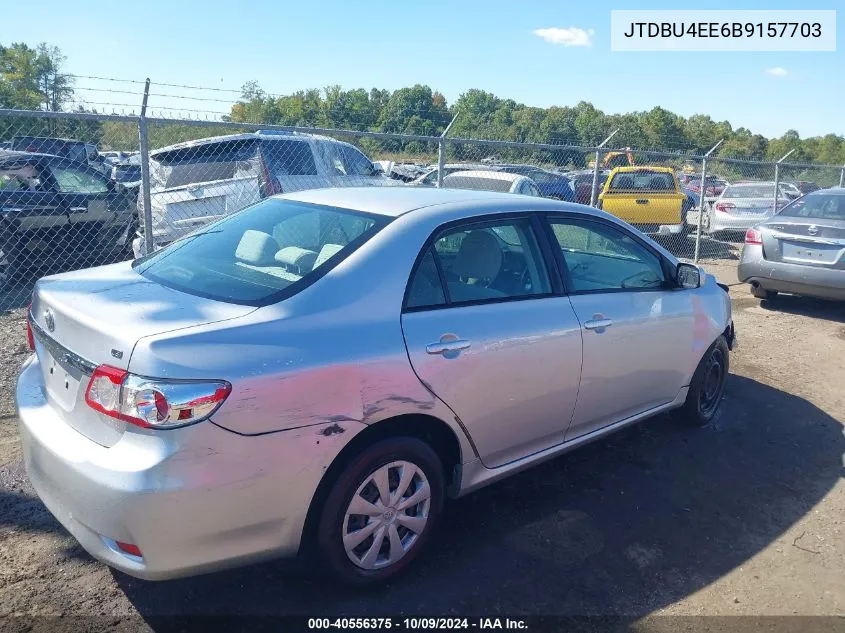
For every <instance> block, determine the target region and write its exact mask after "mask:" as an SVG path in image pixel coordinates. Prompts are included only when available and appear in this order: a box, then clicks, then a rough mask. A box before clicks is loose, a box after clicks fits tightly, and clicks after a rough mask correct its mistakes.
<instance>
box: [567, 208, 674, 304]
mask: <svg viewBox="0 0 845 633" xmlns="http://www.w3.org/2000/svg"><path fill="white" fill-rule="evenodd" d="M550 223H551V226H552V232H553V233H554V236H555V239H556V241H557V244H558V246H559V247H560V249H561V252H562V254H563V259H564V261H565V263H566V268H567V271H568V272H569V282H570V284H571V286H572V288H571V289H572V291H573V292H601V291H608V290H647V289H658V288H663V287H664V286H665V276H664V274H663V267H662V266H661V262H660V258H659V257H658V256H657V255H655V254H654V253H652V252H651V251H650V250H648V249H647V248H646V247H645V246H643V245H642V244H640V242H638V241H637V240H636V239H634V237H633V236H631V235H630V234H628V233H627V232H625V231H623V230H621V229H617V228H616V227H614V226H611V225H609V224H605V223H603V222H591V221H588V220H574V219H573V220H570V219H552V220H550Z"/></svg>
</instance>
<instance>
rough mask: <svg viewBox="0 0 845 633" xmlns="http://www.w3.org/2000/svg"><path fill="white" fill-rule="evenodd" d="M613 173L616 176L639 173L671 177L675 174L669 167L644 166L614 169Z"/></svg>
mask: <svg viewBox="0 0 845 633" xmlns="http://www.w3.org/2000/svg"><path fill="white" fill-rule="evenodd" d="M613 171H614V172H616V173H617V174H633V173H636V172H638V171H641V172H658V173H662V174H673V175H674V173H675V170H674V169H672V168H671V167H656V166H655V167H651V166H646V165H640V166H639V167H637V166H636V165H635V166H633V167H614V169H613Z"/></svg>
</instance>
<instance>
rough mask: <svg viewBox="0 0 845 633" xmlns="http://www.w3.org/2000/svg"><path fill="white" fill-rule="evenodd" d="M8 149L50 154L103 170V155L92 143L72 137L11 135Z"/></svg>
mask: <svg viewBox="0 0 845 633" xmlns="http://www.w3.org/2000/svg"><path fill="white" fill-rule="evenodd" d="M9 149H11V150H13V151H16V152H33V153H36V154H52V155H53V156H61V157H62V158H67V159H70V160H73V161H76V162H79V163H84V164H86V165H88V166H89V167H92V168H94V169H97V170H100V171H104V167H103V157H102V156H100V154H99V152H97V146H96V145H94V144H93V143H85V142H84V141H79V140H76V139H72V138H56V137H52V136H13V137H12V140H11V141H10V142H9Z"/></svg>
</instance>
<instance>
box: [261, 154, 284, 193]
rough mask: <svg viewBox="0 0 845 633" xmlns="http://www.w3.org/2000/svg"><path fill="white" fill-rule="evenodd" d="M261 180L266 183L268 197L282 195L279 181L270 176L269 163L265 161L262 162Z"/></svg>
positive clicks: (265, 188) (265, 189)
mask: <svg viewBox="0 0 845 633" xmlns="http://www.w3.org/2000/svg"><path fill="white" fill-rule="evenodd" d="M261 178H262V180H263V181H264V191H265V192H267V195H268V196H272V195H275V194H277V193H282V186H281V185H280V184H279V181H278V180H276V179H275V178H273V177H272V176H271V175H270V170H269V169H267V163H266V162H265V161H263V160H262V161H261Z"/></svg>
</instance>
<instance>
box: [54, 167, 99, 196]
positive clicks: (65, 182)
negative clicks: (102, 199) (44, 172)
mask: <svg viewBox="0 0 845 633" xmlns="http://www.w3.org/2000/svg"><path fill="white" fill-rule="evenodd" d="M47 169H48V171H49V172H50V175H51V176H53V180H55V181H56V188H57V189H58V190H59V191H61V192H62V193H89V194H91V193H107V192H108V190H109V187H108V183H107V181H106V180H105V179H104V178H101V177H99V176H98V175H97V174H95V173H93V172H90V171H88V170H85V169H78V168H76V167H72V166H70V165H48V166H47Z"/></svg>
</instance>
